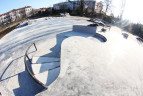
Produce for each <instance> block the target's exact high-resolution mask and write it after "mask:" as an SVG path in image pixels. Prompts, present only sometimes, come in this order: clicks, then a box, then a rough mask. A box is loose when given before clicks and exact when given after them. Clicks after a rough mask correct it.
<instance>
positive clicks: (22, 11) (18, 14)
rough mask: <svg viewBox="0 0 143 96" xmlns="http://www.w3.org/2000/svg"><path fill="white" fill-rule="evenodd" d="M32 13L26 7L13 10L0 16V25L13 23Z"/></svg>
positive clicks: (30, 8) (28, 7)
mask: <svg viewBox="0 0 143 96" xmlns="http://www.w3.org/2000/svg"><path fill="white" fill-rule="evenodd" d="M31 12H32V7H31V6H26V7H23V8H19V9H13V10H11V11H9V12H7V13H4V14H2V15H0V25H2V24H6V23H10V22H13V21H15V20H17V19H20V18H24V17H29V16H30V14H31Z"/></svg>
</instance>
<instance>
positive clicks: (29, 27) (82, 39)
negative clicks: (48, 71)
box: [0, 17, 143, 96]
mask: <svg viewBox="0 0 143 96" xmlns="http://www.w3.org/2000/svg"><path fill="white" fill-rule="evenodd" d="M87 20H88V18H84V17H47V18H46V19H45V18H41V19H35V20H29V21H26V23H27V22H28V23H27V24H25V23H22V24H21V26H19V27H17V28H16V29H15V30H13V31H12V32H10V33H9V34H7V35H6V36H4V37H3V38H2V39H1V40H0V61H1V62H0V80H1V81H0V92H1V93H2V94H3V96H14V95H15V96H34V95H38V96H71V95H72V96H143V91H142V90H143V60H142V58H143V55H142V54H143V50H142V44H141V43H140V42H138V41H137V40H136V37H135V36H133V35H131V34H129V36H128V38H124V37H123V36H122V32H123V31H122V30H121V29H119V28H117V27H114V26H112V28H111V30H110V31H109V30H108V31H107V32H105V33H104V32H101V31H99V30H98V29H100V27H99V28H98V29H97V32H98V33H99V34H102V35H103V36H105V37H106V39H107V41H106V42H100V41H99V40H97V39H96V38H94V37H92V36H90V35H83V36H81V35H80V34H79V33H78V36H74V34H75V33H74V32H73V33H74V34H73V33H72V34H71V31H72V26H73V25H88V24H91V22H88V21H87ZM23 24H24V25H23ZM67 33H68V34H67ZM58 36H60V38H59V37H58ZM62 36H63V37H62ZM64 36H65V37H66V36H72V37H68V38H67V37H66V38H67V39H66V38H65V37H64ZM57 39H58V40H59V41H63V40H64V41H63V43H62V48H61V53H58V52H59V49H58V48H59V46H55V45H56V43H57V42H58V41H57ZM33 42H35V43H36V46H37V48H38V49H39V50H38V52H39V54H38V55H43V54H46V53H45V52H47V53H48V52H50V51H51V50H54V51H55V54H56V53H58V56H61V72H60V75H59V77H58V79H57V80H55V81H54V82H53V83H52V84H51V85H50V86H49V89H48V90H43V87H41V86H40V85H38V84H37V83H36V82H35V81H34V80H33V79H32V78H31V77H30V76H29V74H28V72H27V70H26V69H25V65H24V54H25V51H26V50H27V48H28V47H29V46H30V45H31V44H32V43H33ZM52 46H54V48H55V49H54V48H52ZM49 49H51V50H49ZM56 50H57V52H56ZM31 52H32V51H31ZM38 52H37V53H38ZM55 54H52V55H55ZM35 55H37V54H35ZM57 88H58V89H57Z"/></svg>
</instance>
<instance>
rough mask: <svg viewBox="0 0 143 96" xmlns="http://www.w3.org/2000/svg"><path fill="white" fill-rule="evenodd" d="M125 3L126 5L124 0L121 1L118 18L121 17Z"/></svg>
mask: <svg viewBox="0 0 143 96" xmlns="http://www.w3.org/2000/svg"><path fill="white" fill-rule="evenodd" d="M125 5H126V0H122V2H121V9H120V15H119V19H120V20H121V19H122V16H123V13H124V9H125Z"/></svg>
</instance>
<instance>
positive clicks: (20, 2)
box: [0, 0, 66, 14]
mask: <svg viewBox="0 0 143 96" xmlns="http://www.w3.org/2000/svg"><path fill="white" fill-rule="evenodd" d="M62 1H66V0H0V14H3V13H5V12H8V11H10V10H12V9H17V8H21V7H24V6H32V8H36V9H37V8H42V7H51V6H52V5H53V4H55V3H58V2H62Z"/></svg>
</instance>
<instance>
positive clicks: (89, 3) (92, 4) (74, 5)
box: [53, 1, 96, 11]
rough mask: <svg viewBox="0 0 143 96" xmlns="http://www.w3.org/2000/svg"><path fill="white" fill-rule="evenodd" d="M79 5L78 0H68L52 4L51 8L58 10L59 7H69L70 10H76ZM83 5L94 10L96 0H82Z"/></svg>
mask: <svg viewBox="0 0 143 96" xmlns="http://www.w3.org/2000/svg"><path fill="white" fill-rule="evenodd" d="M79 6H80V1H69V2H62V3H58V4H54V5H53V8H54V9H55V10H60V9H70V10H73V11H74V10H76V9H77V8H78V7H79ZM84 7H85V8H87V7H89V8H91V10H92V11H95V7H96V1H84Z"/></svg>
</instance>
